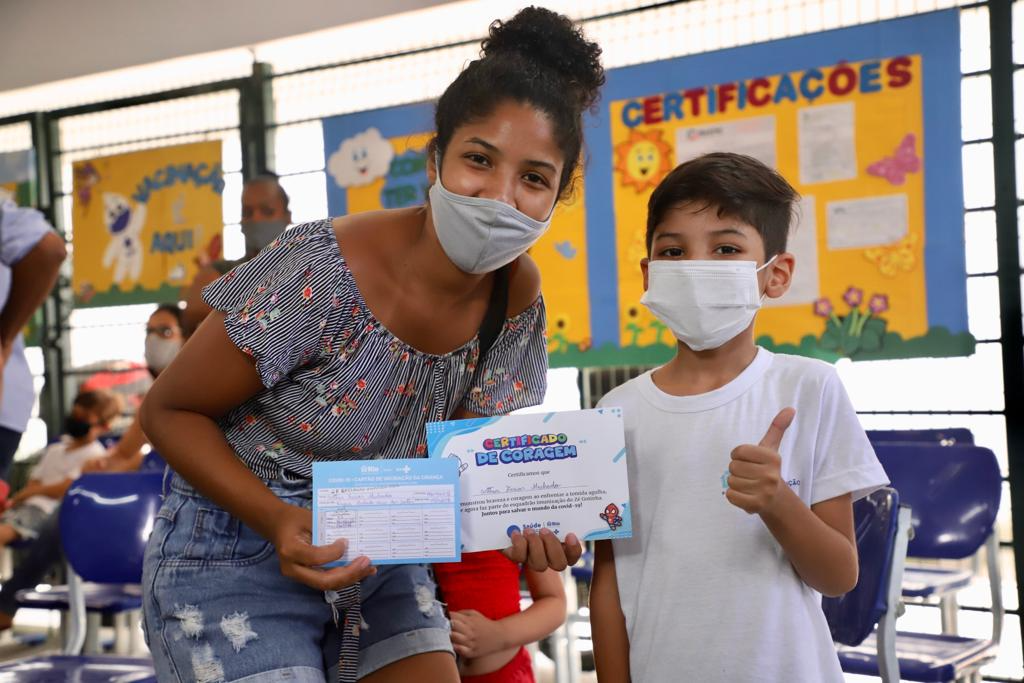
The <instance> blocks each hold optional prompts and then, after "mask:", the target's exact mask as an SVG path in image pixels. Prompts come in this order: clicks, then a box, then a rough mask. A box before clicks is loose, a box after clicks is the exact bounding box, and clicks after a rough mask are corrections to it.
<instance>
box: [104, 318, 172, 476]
mask: <svg viewBox="0 0 1024 683" xmlns="http://www.w3.org/2000/svg"><path fill="white" fill-rule="evenodd" d="M183 317H184V312H183V311H182V310H181V309H180V308H179V307H178V305H177V304H160V305H159V306H157V307H156V310H155V311H153V313H152V315H150V316H149V320H148V321H146V367H148V368H149V374H151V375H153V377H156V376H157V375H159V374H160V373H161V372H162V371H163V369H164V368H166V367H167V366H168V365H170V364H171V361H172V360H174V357H175V356H176V355H178V350H179V349H181V345H182V344H184V343H185V334H184V332H183V329H184V328H183V326H182V324H183ZM146 443H147V440H146V435H145V434H143V433H142V426H141V425H140V424H139V416H138V414H136V415H135V418H134V419H133V420H132V423H131V425H129V426H128V429H126V430H125V432H124V434H122V435H121V438H120V440H118V442H117V443H116V444H114V445H113V446H112V447H111V449H110V450H109V451H108V452H107V455H108V456H110V457H108V458H104V459H101V460H96V461H93V462H91V463H89V465H87V466H86V469H85V471H87V472H88V471H91V472H97V471H104V472H114V471H119V472H123V471H127V470H137V469H138V468H139V466H140V465H141V464H142V447H143V446H145V445H146ZM115 468H116V469H115Z"/></svg>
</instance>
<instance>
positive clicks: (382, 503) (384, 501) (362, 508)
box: [313, 458, 461, 566]
mask: <svg viewBox="0 0 1024 683" xmlns="http://www.w3.org/2000/svg"><path fill="white" fill-rule="evenodd" d="M458 505H459V485H458V464H457V463H456V462H454V461H453V460H429V459H424V458H419V459H408V460H348V461H342V462H315V463H313V539H314V545H329V544H331V543H333V542H334V541H336V540H337V539H339V538H344V539H346V540H347V541H348V549H347V550H346V551H345V554H344V556H342V558H341V559H340V560H338V561H337V562H333V563H330V564H329V565H327V566H337V565H342V564H348V563H349V562H351V561H352V560H353V559H355V558H357V557H359V556H360V555H366V556H367V557H369V558H370V559H371V560H372V561H373V563H374V564H419V563H424V562H458V561H459V560H460V559H461V554H460V552H459V546H460V542H459V519H458V517H457V515H456V511H457V510H458Z"/></svg>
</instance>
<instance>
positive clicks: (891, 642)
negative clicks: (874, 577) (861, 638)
mask: <svg viewBox="0 0 1024 683" xmlns="http://www.w3.org/2000/svg"><path fill="white" fill-rule="evenodd" d="M909 541H910V508H909V507H907V506H906V505H901V506H900V509H899V511H898V512H897V516H896V540H895V542H894V543H893V549H892V568H891V570H890V572H889V578H888V580H889V589H888V599H887V608H886V611H885V614H883V615H882V618H881V619H879V620H878V630H877V631H876V632H875V639H876V649H877V651H878V674H879V676H881V678H882V681H883V683H899V681H900V662H899V658H897V656H896V617H897V616H898V615H899V610H900V596H901V593H902V586H903V565H904V563H905V562H906V558H907V544H908V543H909Z"/></svg>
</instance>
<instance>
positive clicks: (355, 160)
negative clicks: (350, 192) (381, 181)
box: [327, 128, 395, 187]
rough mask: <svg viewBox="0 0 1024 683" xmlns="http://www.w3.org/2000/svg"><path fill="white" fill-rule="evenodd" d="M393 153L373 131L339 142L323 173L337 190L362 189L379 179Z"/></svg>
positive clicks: (388, 167)
mask: <svg viewBox="0 0 1024 683" xmlns="http://www.w3.org/2000/svg"><path fill="white" fill-rule="evenodd" d="M394 157H395V150H394V148H393V147H392V146H391V142H390V141H388V140H386V139H384V138H383V137H382V136H381V134H380V131H379V130H377V129H376V128H368V129H366V130H365V131H363V132H362V133H359V134H358V135H354V136H352V137H350V138H347V139H346V140H343V141H342V143H341V145H339V146H338V149H337V151H336V152H334V154H332V155H331V157H330V159H328V161H327V172H328V173H330V174H331V177H332V178H334V182H336V183H337V184H338V186H339V187H362V186H364V185H369V184H370V183H372V182H373V181H375V180H377V179H378V178H383V177H384V176H386V175H387V174H388V170H389V169H390V168H391V161H392V159H394Z"/></svg>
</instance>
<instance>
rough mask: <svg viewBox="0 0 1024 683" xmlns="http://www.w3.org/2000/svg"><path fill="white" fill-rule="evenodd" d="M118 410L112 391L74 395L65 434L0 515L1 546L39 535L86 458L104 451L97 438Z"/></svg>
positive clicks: (97, 455) (107, 426) (46, 453)
mask: <svg viewBox="0 0 1024 683" xmlns="http://www.w3.org/2000/svg"><path fill="white" fill-rule="evenodd" d="M119 412H120V405H119V403H118V400H117V397H116V396H114V395H113V394H111V393H110V392H109V391H104V390H102V389H100V390H96V391H86V392H82V393H80V394H79V395H78V396H76V397H75V401H74V403H73V404H72V406H71V414H70V415H68V417H67V420H65V423H64V431H65V432H66V434H65V436H64V438H62V439H61V440H60V441H58V442H57V443H54V444H51V445H50V446H48V447H47V449H46V452H45V453H44V454H43V457H42V459H41V460H40V461H39V464H38V465H36V467H35V469H33V470H32V474H31V475H30V479H29V482H28V484H26V485H25V488H23V489H21V491H19V492H18V493H17V495H15V496H13V497H11V498H10V499H9V500H8V501H7V511H6V512H4V513H3V515H0V547H2V546H5V545H7V544H9V543H11V542H12V541H15V540H17V539H19V538H26V539H34V538H35V537H36V536H37V535H38V533H39V527H40V526H41V525H42V523H43V522H44V521H46V518H47V517H49V515H50V514H51V513H52V512H53V511H54V510H55V509H56V508H57V505H58V504H59V503H60V499H61V498H62V497H63V496H64V493H65V492H66V491H67V490H68V488H69V487H70V486H71V483H72V482H73V481H74V480H75V479H77V478H78V477H79V475H81V473H82V466H83V465H84V464H85V463H86V461H88V460H90V459H92V458H99V457H102V456H103V455H105V453H106V450H105V449H104V447H103V444H101V443H100V442H99V441H98V440H97V439H98V438H99V436H100V435H101V434H103V433H105V432H107V431H108V430H109V429H110V423H111V422H112V421H113V419H114V418H115V417H117V415H118V413H119Z"/></svg>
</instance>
